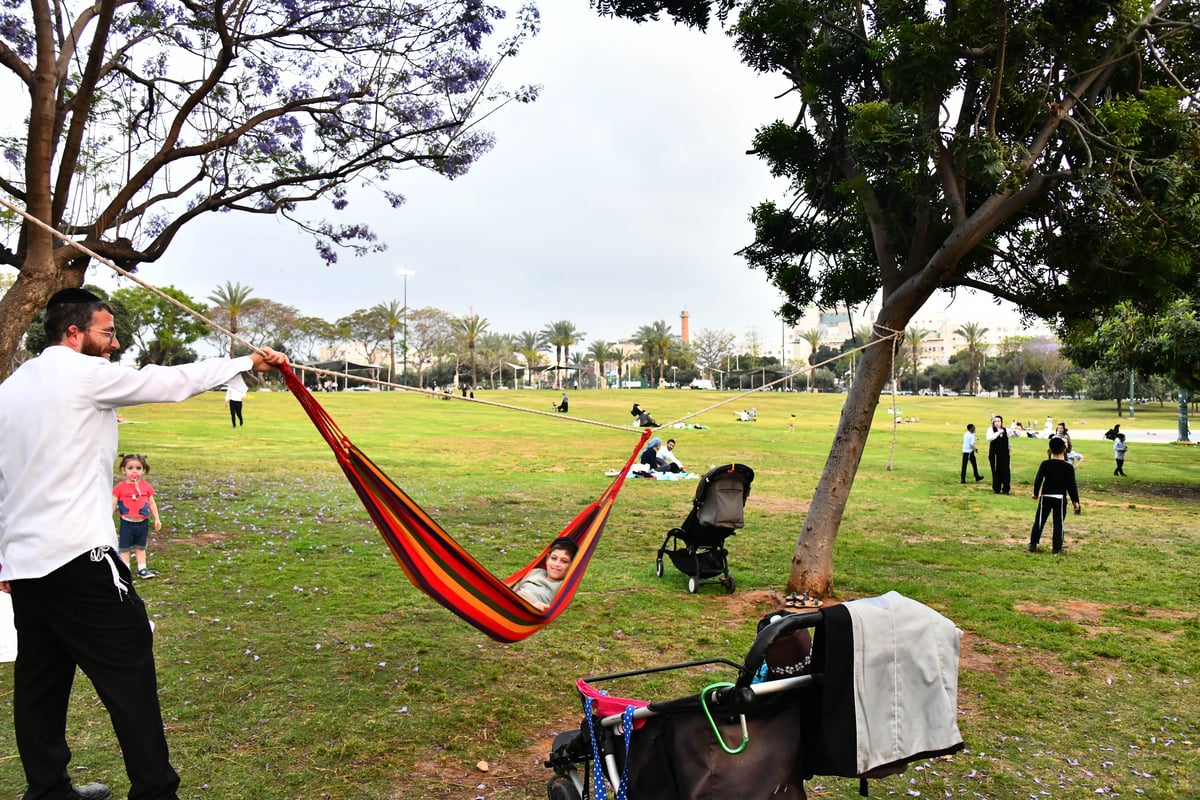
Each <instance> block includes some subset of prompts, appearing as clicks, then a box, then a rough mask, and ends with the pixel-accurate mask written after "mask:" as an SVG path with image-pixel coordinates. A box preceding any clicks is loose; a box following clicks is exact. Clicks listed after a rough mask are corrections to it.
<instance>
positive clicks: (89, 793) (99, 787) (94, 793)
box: [70, 783, 112, 800]
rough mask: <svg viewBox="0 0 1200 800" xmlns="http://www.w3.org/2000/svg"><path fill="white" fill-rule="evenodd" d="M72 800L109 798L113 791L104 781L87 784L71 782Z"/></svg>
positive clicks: (103, 799)
mask: <svg viewBox="0 0 1200 800" xmlns="http://www.w3.org/2000/svg"><path fill="white" fill-rule="evenodd" d="M70 797H71V800H108V798H110V797H112V792H110V791H109V790H108V787H107V786H105V785H104V784H103V783H89V784H87V785H86V786H76V785H74V784H71V795H70Z"/></svg>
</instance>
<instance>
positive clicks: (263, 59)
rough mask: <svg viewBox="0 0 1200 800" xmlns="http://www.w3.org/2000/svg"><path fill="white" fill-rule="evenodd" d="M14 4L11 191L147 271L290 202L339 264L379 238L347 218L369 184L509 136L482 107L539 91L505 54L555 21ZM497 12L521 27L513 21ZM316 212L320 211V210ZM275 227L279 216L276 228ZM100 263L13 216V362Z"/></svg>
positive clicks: (176, 0) (9, 50)
mask: <svg viewBox="0 0 1200 800" xmlns="http://www.w3.org/2000/svg"><path fill="white" fill-rule="evenodd" d="M2 9H3V10H2V11H0V73H2V74H3V75H4V76H5V78H6V84H12V85H15V86H18V87H20V88H21V89H23V90H24V92H23V93H18V94H17V95H16V96H15V97H13V98H9V102H8V106H7V107H6V108H5V114H4V115H3V117H0V152H2V154H3V156H4V157H3V158H0V196H2V197H4V199H5V200H6V201H8V202H10V203H12V204H13V205H14V206H17V207H21V208H23V210H24V211H25V212H26V213H28V214H29V215H31V216H32V217H33V218H35V219H37V220H40V221H41V222H42V223H44V224H45V225H46V226H49V228H51V229H53V230H56V231H59V232H60V233H63V234H66V235H68V236H71V237H73V238H76V239H78V240H81V241H82V242H83V244H85V245H86V246H87V247H88V248H89V249H91V250H92V251H93V252H95V253H98V254H99V255H101V256H103V257H105V258H108V259H110V260H112V261H113V262H115V263H116V264H117V265H118V266H120V267H122V268H124V269H128V270H134V269H137V268H138V266H139V265H143V264H148V263H153V262H155V261H158V260H159V259H160V258H162V257H163V255H164V254H165V253H166V251H167V249H168V248H169V246H170V245H171V244H172V242H174V240H175V237H176V236H177V235H178V234H179V232H180V230H182V229H183V227H184V226H186V225H189V224H190V223H192V222H194V221H195V220H197V219H201V218H204V217H206V216H211V212H225V211H236V212H242V213H245V214H261V215H269V216H275V217H279V218H283V219H286V220H288V221H289V222H291V223H293V224H295V225H296V226H297V227H298V228H299V229H300V230H301V231H303V232H305V233H307V234H309V235H311V236H312V237H313V239H314V241H315V244H316V247H317V251H318V255H319V257H320V258H322V259H323V260H325V261H327V262H331V261H334V260H336V259H337V255H338V251H339V250H341V249H343V248H348V249H351V250H353V251H354V252H369V251H372V250H377V249H380V247H381V244H380V243H379V242H378V241H377V239H376V236H375V234H374V233H373V232H372V231H371V230H370V228H368V227H367V226H365V225H363V224H361V222H360V221H358V220H355V219H353V218H352V217H351V218H347V217H346V216H345V209H346V207H347V204H348V202H349V200H350V198H351V196H352V194H354V193H355V192H356V191H358V190H359V189H360V188H361V187H366V188H368V189H369V188H372V187H378V188H379V189H380V190H381V191H382V193H383V195H384V196H385V197H386V199H387V200H388V201H389V202H390V203H391V204H392V205H393V206H399V205H400V204H402V203H403V202H404V197H403V195H401V194H400V193H399V192H398V191H397V190H396V187H395V186H394V185H390V180H391V179H392V178H393V177H394V176H396V175H398V174H399V173H400V172H401V171H402V170H404V169H406V168H410V167H418V166H419V167H426V168H429V169H432V170H435V171H437V172H439V173H441V174H443V175H446V176H447V177H450V178H454V177H457V176H460V175H463V174H465V173H466V172H467V170H468V169H469V168H470V167H471V165H472V164H474V163H475V162H476V161H477V160H478V159H479V158H480V157H481V156H482V155H483V154H485V153H486V152H487V151H488V150H489V149H490V148H491V146H492V141H493V137H492V134H491V133H490V132H488V131H486V130H483V129H481V128H480V127H478V123H479V122H480V121H481V120H483V119H485V118H486V117H487V116H488V115H490V114H491V113H494V112H495V111H496V110H497V109H498V108H500V107H501V106H503V105H504V104H506V103H508V102H510V101H513V100H516V101H522V102H524V101H529V100H532V99H533V98H534V97H536V95H537V88H536V87H523V88H519V89H514V90H512V91H505V90H504V89H503V88H502V87H500V86H499V85H498V84H497V83H496V80H495V78H496V74H497V70H498V68H499V66H500V64H501V63H502V62H503V61H504V60H505V59H506V58H509V57H511V56H513V55H515V54H516V53H517V52H518V49H519V47H520V45H521V43H522V42H523V41H524V40H525V39H527V38H528V37H529V36H532V35H534V34H535V33H536V32H537V29H538V26H539V17H538V14H537V11H536V9H535V8H532V7H526V8H523V9H521V10H519V11H518V12H517V13H515V14H513V16H512V22H511V24H506V23H505V22H503V21H502V20H503V19H504V17H505V11H504V9H502V8H500V7H499V6H497V5H495V4H491V3H483V2H477V0H428V2H423V3H419V4H412V3H407V2H402V0H359V1H358V2H354V3H348V2H345V1H344V0H304V2H298V0H256V2H253V3H227V2H220V1H219V0H155V1H154V2H148V1H147V0H53V2H52V1H51V0H27V1H26V2H17V1H16V0H14V1H12V2H5V3H3V5H2ZM498 26H504V27H503V29H501V30H497V27H498ZM305 209H311V210H310V211H307V212H306V211H305ZM268 227H269V226H268ZM88 262H89V259H88V258H87V257H86V256H83V255H82V254H81V253H80V252H79V251H77V250H75V249H74V248H70V247H63V246H61V243H60V242H59V241H58V240H57V239H55V238H54V236H53V235H52V234H51V233H50V232H49V231H48V230H47V229H46V228H44V227H42V226H40V225H37V224H35V223H33V222H30V221H28V220H26V219H24V218H20V217H17V216H16V215H14V214H9V213H5V214H0V263H2V264H7V265H10V266H13V267H16V268H17V269H18V270H19V271H20V275H19V277H18V278H17V281H16V283H15V284H14V285H13V287H12V289H10V290H9V291H8V292H7V293H6V294H5V295H4V296H3V298H0V365H7V364H8V363H9V360H10V358H11V357H12V355H13V352H14V351H15V350H16V348H17V344H18V340H19V338H20V335H21V334H22V333H23V332H24V331H25V328H26V327H27V326H28V325H29V322H30V321H31V320H32V319H33V317H34V316H35V315H36V314H37V313H38V312H39V311H41V309H42V308H43V307H44V306H45V304H46V300H47V299H48V298H49V297H50V295H51V294H53V293H54V292H55V291H57V290H58V289H61V288H63V287H66V286H78V285H80V283H81V282H82V281H83V277H84V273H85V270H86V269H87V267H88Z"/></svg>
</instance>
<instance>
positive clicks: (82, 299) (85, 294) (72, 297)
mask: <svg viewBox="0 0 1200 800" xmlns="http://www.w3.org/2000/svg"><path fill="white" fill-rule="evenodd" d="M99 302H100V298H99V297H96V295H94V294H92V293H91V292H89V291H88V290H87V289H61V290H59V291H57V292H55V293H54V295H53V296H52V297H51V298H50V302H49V303H47V304H46V307H47V308H50V307H51V306H58V305H62V304H63V303H99Z"/></svg>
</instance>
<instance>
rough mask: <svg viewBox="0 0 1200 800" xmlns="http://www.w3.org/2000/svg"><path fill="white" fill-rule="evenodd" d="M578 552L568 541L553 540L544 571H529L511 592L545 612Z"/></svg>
mask: <svg viewBox="0 0 1200 800" xmlns="http://www.w3.org/2000/svg"><path fill="white" fill-rule="evenodd" d="M578 552H579V548H578V547H576V545H575V543H574V542H572V541H571V540H570V539H555V540H554V544H552V545H550V552H549V553H548V554H547V555H546V567H545V569H543V568H541V567H537V568H535V569H531V570H530V571H529V573H528V574H527V575H526V576H525V577H524V578H522V579H521V582H520V583H518V584H517V585H516V586H514V587H513V591H515V592H516V593H517V594H519V595H521V596H522V597H524V598H525V599H526V600H528V601H529V603H530V604H531V605H532V606H533V607H534V608H536V609H537V610H538V611H545V610H546V609H547V608H549V607H550V603H551V602H552V601H553V600H554V596H555V595H556V594H558V590H559V587H561V586H562V582H563V578H565V577H566V576H567V569H568V568H569V567H570V566H571V562H572V561H574V560H575V554H576V553H578Z"/></svg>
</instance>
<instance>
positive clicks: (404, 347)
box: [396, 269, 416, 386]
mask: <svg viewBox="0 0 1200 800" xmlns="http://www.w3.org/2000/svg"><path fill="white" fill-rule="evenodd" d="M396 274H397V275H399V276H400V277H401V278H403V279H404V323H403V325H402V326H401V327H402V330H403V331H404V342H403V343H402V344H401V345H400V349H401V353H402V354H403V356H404V366H403V368H402V371H401V373H400V376H401V377H400V383H401V385H403V386H408V276H409V275H415V274H416V273H415V272H413V271H411V270H409V269H398V270H396Z"/></svg>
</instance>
